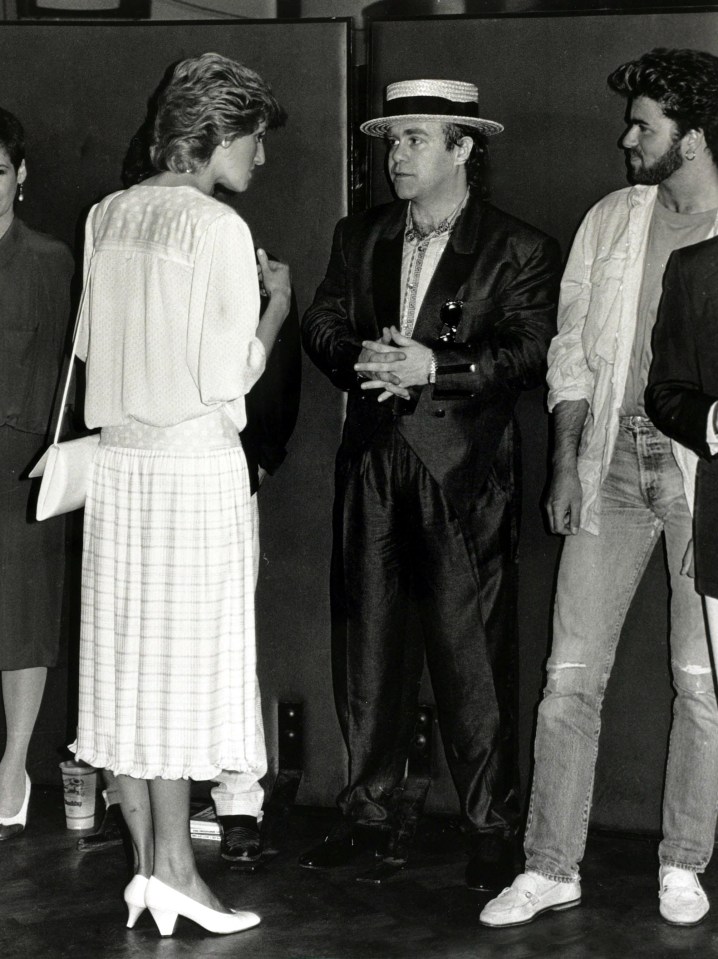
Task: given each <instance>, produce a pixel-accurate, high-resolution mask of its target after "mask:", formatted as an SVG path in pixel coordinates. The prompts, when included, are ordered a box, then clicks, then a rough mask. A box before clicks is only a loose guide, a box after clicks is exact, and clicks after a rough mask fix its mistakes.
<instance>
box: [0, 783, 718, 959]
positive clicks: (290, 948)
mask: <svg viewBox="0 0 718 959" xmlns="http://www.w3.org/2000/svg"><path fill="white" fill-rule="evenodd" d="M333 821H334V819H333V814H332V813H329V812H326V811H325V812H321V811H316V810H307V809H301V808H300V809H297V810H295V811H294V812H293V813H292V815H291V817H290V820H289V830H288V834H287V839H286V847H285V849H284V850H283V851H282V852H281V853H280V854H279V855H278V856H277V857H276V858H274V859H273V860H271V861H270V862H269V863H267V864H266V866H265V867H264V868H263V869H262V870H260V871H259V872H257V873H255V874H253V875H246V874H241V873H237V872H233V871H230V870H228V869H226V867H225V864H224V863H222V861H221V860H220V859H219V855H218V843H216V842H214V843H213V842H210V841H206V840H205V841H196V842H195V850H196V854H197V858H198V861H199V863H200V869H201V870H202V872H203V874H204V876H205V878H207V879H208V880H209V881H210V883H211V884H212V885H213V886H214V887H215V888H216V889H217V890H218V891H219V892H220V893H221V894H222V895H223V896H224V897H225V899H226V901H228V902H229V903H230V904H232V905H235V906H237V907H241V908H243V909H251V910H253V911H256V912H257V913H259V914H260V915H261V916H262V918H263V922H262V925H261V926H259V927H257V928H256V929H253V930H250V931H248V932H245V933H241V934H239V935H235V936H227V937H221V936H212V935H209V934H206V933H204V932H203V930H201V929H200V928H199V927H198V926H195V925H194V924H192V923H190V922H188V921H187V920H182V919H180V920H179V922H178V924H177V928H176V930H175V934H174V936H173V937H172V938H171V939H162V938H160V937H159V934H158V932H157V929H156V927H155V926H154V923H153V922H152V920H151V918H150V916H149V914H148V913H145V914H144V915H143V916H142V917H141V918H140V920H139V922H138V924H137V926H136V927H135V929H134V930H128V929H126V928H125V925H124V923H125V911H124V903H123V902H122V900H121V892H122V888H123V885H124V882H125V881H126V877H125V869H126V866H125V859H124V853H123V851H122V849H121V847H112V848H110V849H106V850H104V851H102V852H93V853H86V854H82V853H79V852H78V851H77V846H76V844H77V839H78V836H79V835H82V834H80V833H77V832H71V831H68V830H67V829H66V828H65V821H64V812H63V808H62V798H61V795H60V792H59V790H57V789H55V788H53V787H45V788H43V787H38V788H36V789H34V791H33V795H32V799H31V804H30V814H29V818H28V829H27V830H26V832H25V833H24V834H23V836H22V837H20V838H19V839H16V840H13V841H11V842H8V843H7V844H3V845H2V846H1V847H0V890H2V892H1V895H2V905H0V957H2V959H16V957H23V959H26V957H32V959H60V957H63V959H64V957H67V959H105V957H108V959H109V957H112V959H130V957H140V956H142V957H144V956H156V957H160V959H174V957H179V956H192V957H193V959H203V957H222V956H234V957H241V956H248V957H250V956H251V957H252V959H494V957H497V959H498V957H501V959H531V957H538V956H540V957H551V959H593V957H596V959H614V957H615V959H618V957H628V959H644V957H645V959H664V957H673V956H676V957H688V956H690V957H693V956H695V957H699V956H700V957H708V956H718V864H717V865H716V867H715V868H711V869H709V871H708V873H707V875H706V877H705V882H704V885H705V887H706V889H707V891H708V893H709V895H710V894H711V893H712V895H713V898H714V900H715V902H716V914H715V915H712V914H709V916H708V918H707V920H706V921H705V922H704V923H703V924H702V925H700V926H698V927H695V928H688V929H681V928H676V927H671V926H668V925H666V924H665V923H663V922H662V921H661V920H660V918H659V916H658V911H657V890H656V855H655V852H656V850H655V843H654V842H653V841H649V840H647V839H635V838H633V839H631V838H626V837H615V836H600V835H599V836H592V837H591V838H590V841H589V846H588V851H587V855H586V860H585V863H584V870H583V888H584V904H583V905H582V906H581V907H580V908H577V909H572V910H569V911H567V912H563V913H552V914H548V915H546V916H544V917H542V918H540V919H539V920H537V921H536V922H535V923H533V924H531V925H529V926H522V927H517V928H514V929H505V930H489V929H484V928H482V927H481V926H480V925H479V923H478V913H479V908H480V906H481V903H482V902H483V900H484V899H485V898H486V897H482V896H481V895H480V894H479V893H475V892H471V891H470V890H468V889H467V888H466V887H465V886H464V884H463V865H464V855H463V848H462V842H461V837H460V835H459V834H458V832H457V830H456V828H455V827H454V826H453V824H452V823H450V822H447V821H444V820H437V819H434V820H430V819H427V820H425V821H423V822H422V824H421V826H420V830H419V834H418V835H417V838H416V842H415V851H414V853H413V859H412V860H411V861H410V863H409V865H408V866H407V867H406V868H405V869H404V870H403V871H402V872H400V873H399V874H398V875H396V876H394V877H393V878H392V879H391V880H389V881H388V882H387V883H385V884H383V885H381V886H375V885H370V884H367V883H363V882H357V881H356V876H357V875H358V874H361V873H363V872H365V870H367V869H368V867H369V866H370V865H371V863H370V862H369V861H365V862H363V863H359V864H355V865H352V866H347V867H344V868H342V869H339V870H335V871H332V872H331V873H324V874H319V873H315V872H310V871H307V870H304V869H300V868H299V867H298V865H297V861H296V860H297V855H298V853H299V852H301V851H302V850H303V849H305V848H307V847H308V846H310V845H311V844H313V843H314V842H316V841H318V840H320V839H321V838H322V836H323V835H324V832H325V830H326V828H327V826H328V825H330V824H331V823H332V822H333Z"/></svg>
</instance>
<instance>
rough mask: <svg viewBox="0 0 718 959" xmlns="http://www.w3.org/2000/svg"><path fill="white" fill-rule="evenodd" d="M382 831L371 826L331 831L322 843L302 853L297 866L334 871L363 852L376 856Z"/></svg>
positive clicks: (382, 835)
mask: <svg viewBox="0 0 718 959" xmlns="http://www.w3.org/2000/svg"><path fill="white" fill-rule="evenodd" d="M383 837H384V830H379V829H377V828H375V827H372V826H351V827H350V826H342V827H339V828H338V829H336V830H332V832H330V833H329V835H328V836H327V837H326V839H325V840H324V842H322V843H320V844H319V845H318V846H314V847H313V848H312V849H310V850H308V851H307V852H305V853H303V854H302V855H301V856H300V857H299V865H300V866H303V867H304V868H305V869H334V868H335V867H337V866H346V865H347V863H350V862H352V860H354V859H356V858H357V856H359V855H361V853H363V852H367V851H368V850H372V851H373V852H374V853H375V854H377V855H378V853H379V847H380V844H381V841H382V838H383Z"/></svg>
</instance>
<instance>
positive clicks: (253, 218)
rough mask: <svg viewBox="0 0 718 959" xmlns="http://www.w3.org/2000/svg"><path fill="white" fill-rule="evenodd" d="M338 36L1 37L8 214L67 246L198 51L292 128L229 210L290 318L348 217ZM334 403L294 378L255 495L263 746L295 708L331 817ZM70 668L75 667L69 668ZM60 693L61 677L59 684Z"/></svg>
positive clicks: (306, 30)
mask: <svg viewBox="0 0 718 959" xmlns="http://www.w3.org/2000/svg"><path fill="white" fill-rule="evenodd" d="M348 45H349V39H348V26H347V23H346V22H344V21H337V22H331V21H324V22H308V23H307V22H296V23H276V22H265V23H237V22H236V21H235V22H232V23H217V22H214V23H211V24H210V23H207V24H197V23H194V24H190V23H177V24H142V25H141V24H125V25H120V24H112V25H99V24H93V25H90V24H83V25H78V24H72V25H70V24H51V25H50V24H44V25H38V24H13V25H10V24H5V25H1V26H0V62H2V65H3V71H2V73H3V76H2V92H1V93H0V104H1V105H2V106H3V107H5V108H7V109H9V110H12V111H13V112H14V113H16V114H17V115H18V116H19V117H20V118H21V120H22V122H23V124H24V125H25V128H26V133H27V141H28V160H27V163H28V171H29V174H28V180H27V183H26V188H25V194H26V200H25V203H24V204H23V205H22V207H21V208H20V213H21V214H22V216H23V217H24V218H25V219H26V221H27V222H28V223H29V225H31V226H33V227H36V228H37V229H41V230H44V231H46V232H48V233H52V234H55V235H56V236H59V237H61V238H63V239H65V240H67V241H68V242H69V243H71V244H73V243H74V241H75V238H76V235H77V234H78V225H79V226H81V222H82V215H83V213H84V212H85V211H86V210H87V208H88V206H89V205H90V204H91V203H92V202H94V201H95V200H96V199H98V198H99V197H101V196H103V195H105V194H106V193H108V192H110V191H112V190H116V189H118V188H120V186H121V182H120V171H121V165H122V160H123V157H124V155H125V152H126V150H127V147H128V144H129V141H130V138H131V137H132V135H133V134H134V132H135V131H136V130H137V128H138V127H139V126H140V124H141V123H142V121H143V119H144V116H145V111H146V103H147V99H148V97H149V96H150V94H151V93H152V92H153V90H154V89H155V87H156V86H157V84H158V83H159V81H160V79H161V78H162V75H163V74H164V71H165V69H166V68H167V66H168V65H169V64H170V63H173V62H175V61H176V60H178V59H181V58H183V57H186V56H191V55H196V54H198V53H202V52H204V51H206V50H215V51H217V52H219V53H223V54H226V55H227V56H230V57H234V58H235V59H238V60H241V61H243V62H244V63H246V64H247V65H248V66H251V67H253V68H254V69H256V70H258V71H259V72H260V73H261V74H262V75H263V76H265V77H266V78H267V79H268V80H269V81H270V82H271V83H272V85H273V87H274V90H275V93H276V94H277V96H278V97H279V99H280V101H281V102H282V103H283V104H284V105H285V107H286V108H287V110H288V112H289V123H288V124H287V126H286V128H284V129H282V130H278V131H274V132H272V133H271V134H270V135H269V137H268V139H267V143H266V146H267V163H266V165H265V166H264V167H263V168H262V169H259V170H257V172H256V173H255V176H254V178H253V183H252V186H251V189H250V191H249V192H248V193H246V194H242V195H241V196H238V197H236V198H234V199H233V200H232V202H233V203H234V204H235V205H236V207H237V209H238V210H239V211H240V213H241V214H242V215H243V216H244V217H245V218H246V219H247V220H248V222H249V224H250V226H251V228H252V233H253V235H254V238H255V242H256V243H257V244H261V245H262V246H265V247H266V248H267V249H269V250H271V251H273V252H274V253H275V254H276V255H278V256H281V257H282V258H284V259H286V260H288V261H289V263H290V264H291V266H292V273H293V277H294V282H295V287H296V291H297V296H298V299H299V305H300V309H304V308H305V307H306V306H307V303H308V301H309V298H310V297H311V295H312V294H313V292H314V289H315V287H316V285H317V283H318V282H319V280H320V279H321V277H322V275H323V270H324V266H325V263H326V261H327V259H328V255H329V248H330V244H331V236H332V229H333V225H334V223H335V221H336V220H337V219H338V218H339V217H340V216H342V215H343V214H344V213H346V209H347V166H348V147H347V114H348V103H347V90H348V82H347V63H348ZM341 416H342V410H341V404H340V397H339V396H337V395H336V393H335V391H334V390H333V389H332V388H331V387H330V386H329V384H325V383H324V381H323V380H322V379H321V378H320V377H319V376H318V374H316V373H315V371H314V370H313V369H311V368H310V367H309V365H308V364H307V365H306V369H305V378H304V391H303V397H302V405H301V410H300V416H299V422H298V424H297V430H296V433H295V436H294V439H293V441H292V443H291V444H290V455H289V457H288V459H287V461H286V462H285V464H284V465H283V467H282V469H281V470H280V471H279V473H278V474H277V475H276V477H274V478H270V479H268V480H267V481H266V483H265V485H264V487H263V488H262V491H261V493H260V508H261V514H262V562H261V580H260V589H259V600H258V627H259V670H260V680H261V684H262V688H263V691H264V698H265V713H266V716H267V721H268V722H267V726H268V730H267V731H268V741H269V746H270V750H271V752H272V758H273V759H275V758H276V730H275V723H274V714H275V710H274V704H275V702H276V701H277V700H278V699H279V700H286V699H291V700H300V701H306V703H307V706H306V713H307V723H308V728H307V735H306V739H307V771H306V776H305V780H304V784H303V791H302V794H301V798H302V800H303V801H305V802H309V803H320V802H322V803H327V804H330V803H331V802H333V799H334V796H335V794H336V792H337V791H338V788H339V785H340V783H341V780H342V777H343V775H344V765H343V764H344V759H343V751H342V748H341V744H340V736H339V732H338V728H337V725H336V720H335V717H334V708H333V702H332V697H331V692H330V680H329V617H328V585H327V584H328V557H329V536H330V514H331V496H332V468H331V463H332V459H333V455H334V451H335V449H336V446H337V444H338V437H339V430H340V423H341ZM71 662H72V657H71ZM69 680H70V686H71V687H72V675H70V676H69ZM67 682H68V677H67V676H65V675H63V673H62V672H61V671H59V670H58V671H56V673H55V675H53V677H52V680H51V683H50V684H49V688H48V695H47V698H46V702H45V704H44V706H43V711H42V715H41V718H40V722H39V724H38V735H37V736H36V737H35V741H34V743H33V752H32V756H31V768H32V769H33V774H34V776H35V777H36V778H40V779H45V781H47V779H48V778H49V777H53V778H55V777H56V776H57V771H56V769H55V763H56V761H57V759H58V758H59V757H57V756H56V754H55V753H56V750H57V749H58V748H59V747H60V746H61V745H62V743H63V742H64V741H66V739H65V736H66V733H65V716H64V713H65V703H64V694H65V686H66V685H67Z"/></svg>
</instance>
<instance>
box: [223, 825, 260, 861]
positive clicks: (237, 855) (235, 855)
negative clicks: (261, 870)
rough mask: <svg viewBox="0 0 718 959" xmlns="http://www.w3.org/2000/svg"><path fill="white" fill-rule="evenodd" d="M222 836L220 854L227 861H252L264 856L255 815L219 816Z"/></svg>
mask: <svg viewBox="0 0 718 959" xmlns="http://www.w3.org/2000/svg"><path fill="white" fill-rule="evenodd" d="M217 822H218V823H219V825H220V830H221V834H222V838H221V840H220V844H219V854H220V856H221V857H222V859H225V860H226V861H227V862H235V863H252V862H257V860H258V859H260V858H261V856H262V837H261V835H260V832H259V823H258V822H257V820H256V819H255V818H254V816H217Z"/></svg>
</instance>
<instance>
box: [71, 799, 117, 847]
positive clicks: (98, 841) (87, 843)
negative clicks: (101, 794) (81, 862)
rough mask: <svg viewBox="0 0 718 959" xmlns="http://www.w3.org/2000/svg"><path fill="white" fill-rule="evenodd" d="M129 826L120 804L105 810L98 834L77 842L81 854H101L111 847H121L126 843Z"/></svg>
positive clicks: (94, 833)
mask: <svg viewBox="0 0 718 959" xmlns="http://www.w3.org/2000/svg"><path fill="white" fill-rule="evenodd" d="M126 831H127V826H126V825H125V820H124V818H123V816H122V810H121V809H120V806H119V803H113V804H112V805H111V806H108V807H107V809H106V810H105V815H104V816H103V819H102V823H101V824H100V828H99V829H98V830H97V832H93V833H92V834H91V835H90V836H83V837H82V838H81V839H78V841H77V848H78V851H79V852H99V851H100V850H102V849H109V848H110V847H111V846H121V845H122V844H123V842H124V841H125V833H126Z"/></svg>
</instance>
